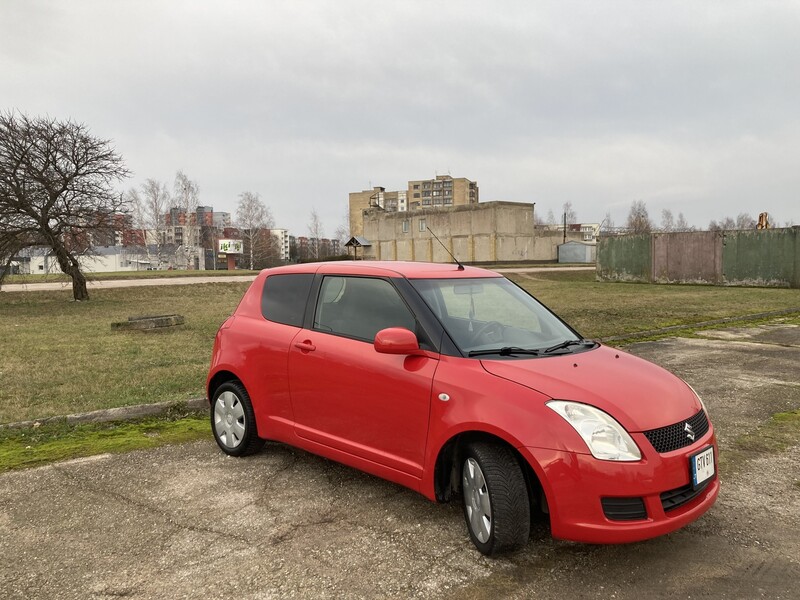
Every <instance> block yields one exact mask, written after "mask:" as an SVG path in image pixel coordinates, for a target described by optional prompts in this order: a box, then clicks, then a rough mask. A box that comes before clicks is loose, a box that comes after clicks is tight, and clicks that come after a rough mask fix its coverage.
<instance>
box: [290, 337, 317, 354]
mask: <svg viewBox="0 0 800 600" xmlns="http://www.w3.org/2000/svg"><path fill="white" fill-rule="evenodd" d="M294 347H295V348H300V350H302V351H303V352H313V351H314V350H316V349H317V347H316V346H315V345H314V344H312V343H311V340H306V341H305V342H296V343H295V345H294Z"/></svg>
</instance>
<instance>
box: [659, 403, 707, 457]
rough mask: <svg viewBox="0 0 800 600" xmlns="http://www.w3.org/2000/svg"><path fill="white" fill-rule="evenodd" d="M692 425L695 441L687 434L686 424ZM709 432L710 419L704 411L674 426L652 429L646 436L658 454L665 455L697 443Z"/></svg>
mask: <svg viewBox="0 0 800 600" xmlns="http://www.w3.org/2000/svg"><path fill="white" fill-rule="evenodd" d="M687 423H688V424H689V425H691V427H692V431H693V432H694V440H693V439H691V438H690V437H689V436H688V435H687V432H686V424H687ZM707 431H708V417H706V413H705V411H703V410H702V409H701V410H700V412H698V413H697V414H696V415H694V416H693V417H691V418H689V419H686V420H685V421H680V422H678V423H675V424H674V425H667V426H666V427H659V428H658V429H651V430H650V431H645V432H644V435H645V436H646V437H647V439H648V440H650V443H651V444H653V448H655V449H656V452H658V453H659V454H663V453H664V452H672V451H673V450H679V449H680V448H685V447H686V446H690V445H692V444H694V443H695V441H697V440H699V439H700V438H701V437H703V436H704V435H705V434H706V432H707Z"/></svg>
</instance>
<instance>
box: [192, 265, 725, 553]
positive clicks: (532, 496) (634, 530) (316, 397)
mask: <svg viewBox="0 0 800 600" xmlns="http://www.w3.org/2000/svg"><path fill="white" fill-rule="evenodd" d="M207 386H208V397H209V399H210V403H211V426H212V431H213V433H214V437H215V438H216V440H217V443H218V444H219V447H220V448H221V449H222V450H223V451H224V452H225V453H227V454H230V455H233V456H242V455H246V454H250V453H253V452H256V451H258V450H259V449H261V447H262V446H263V444H264V441H265V440H277V441H280V442H284V443H287V444H291V445H292V446H297V447H299V448H303V449H305V450H307V451H309V452H313V453H315V454H319V455H321V456H324V457H327V458H329V459H332V460H335V461H338V462H341V463H344V464H346V465H350V466H352V467H355V468H357V469H361V470H363V471H366V472H368V473H372V474H373V475H377V476H379V477H383V478H385V479H388V480H390V481H393V482H396V483H399V484H401V485H404V486H407V487H409V488H411V489H413V490H416V491H418V492H420V493H421V494H423V495H424V496H426V497H427V498H429V499H431V500H433V501H439V502H446V501H448V500H450V499H451V498H453V497H457V496H460V497H461V498H463V505H464V515H465V517H466V521H467V528H468V531H469V535H470V537H471V538H472V541H473V542H474V544H475V546H477V548H478V549H479V550H480V551H481V552H483V553H484V554H488V555H493V554H496V553H498V552H502V551H507V550H512V549H515V548H518V547H520V546H522V545H524V544H525V543H526V542H527V540H528V537H529V531H530V520H531V516H532V515H534V514H535V513H536V512H539V513H544V514H546V515H549V519H550V528H551V531H552V535H553V536H554V537H557V538H562V539H567V540H575V541H580V542H592V543H621V542H633V541H637V540H644V539H647V538H651V537H654V536H658V535H662V534H665V533H668V532H671V531H674V530H676V529H678V528H680V527H682V526H684V525H686V524H687V523H690V522H691V521H693V520H695V519H697V518H698V517H699V516H700V515H702V514H703V513H704V512H706V511H707V510H708V509H709V508H710V507H711V505H712V504H713V503H714V501H715V499H716V497H717V493H718V491H719V481H718V478H717V465H716V461H717V445H716V439H715V437H714V429H713V427H712V426H711V423H710V421H709V419H708V415H707V413H706V410H705V407H704V406H703V403H702V401H701V400H700V398H699V397H698V396H697V394H696V393H695V392H694V390H692V388H691V387H689V385H687V384H686V383H684V382H683V381H681V380H680V379H679V378H677V377H675V376H674V375H672V374H670V373H668V372H667V371H665V370H663V369H661V368H660V367H657V366H655V365H653V364H651V363H649V362H646V361H644V360H641V359H639V358H636V357H634V356H631V355H629V354H626V353H624V352H621V351H619V350H615V349H613V348H608V347H606V346H603V345H602V344H599V343H597V342H594V341H591V340H586V339H583V338H582V337H581V336H580V335H579V334H578V333H577V332H576V331H575V330H574V329H572V328H571V327H570V326H569V325H567V324H566V323H564V321H562V320H561V319H559V318H558V317H557V316H556V315H554V314H553V313H552V312H550V310H548V309H547V308H546V307H545V306H543V305H542V304H541V303H539V302H538V301H537V300H536V299H534V298H533V297H532V296H530V295H529V294H528V293H527V292H525V291H524V290H522V289H521V288H519V287H518V286H516V285H515V284H513V283H512V282H510V281H509V280H507V279H505V278H504V277H502V276H500V275H498V274H497V273H493V272H491V271H487V270H483V269H477V268H473V267H466V268H465V267H461V266H460V265H459V266H456V265H442V264H428V263H402V262H361V261H359V262H335V263H324V264H307V265H297V266H290V267H281V268H276V269H268V270H265V271H262V272H261V274H260V275H259V276H258V277H257V279H256V280H255V282H253V284H252V286H251V287H250V288H249V290H248V291H247V292H246V293H245V295H244V297H243V298H242V301H241V303H240V304H239V306H238V308H237V309H236V311H235V313H234V314H233V316H231V317H230V318H228V319H227V320H226V321H225V322H224V323H223V324H222V326H221V327H220V329H219V332H218V333H217V336H216V340H215V342H214V353H213V357H212V360H211V370H210V372H209V374H208V382H207Z"/></svg>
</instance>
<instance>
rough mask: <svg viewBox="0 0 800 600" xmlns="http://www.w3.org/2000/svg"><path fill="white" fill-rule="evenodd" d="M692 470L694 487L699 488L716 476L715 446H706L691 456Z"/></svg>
mask: <svg viewBox="0 0 800 600" xmlns="http://www.w3.org/2000/svg"><path fill="white" fill-rule="evenodd" d="M689 469H690V470H691V472H692V487H693V488H695V489H697V488H698V487H700V486H701V485H703V483H705V482H706V481H708V480H709V479H711V478H712V477H713V476H714V446H709V447H708V448H704V449H703V450H701V451H700V452H698V453H697V454H694V455H692V456H690V457H689Z"/></svg>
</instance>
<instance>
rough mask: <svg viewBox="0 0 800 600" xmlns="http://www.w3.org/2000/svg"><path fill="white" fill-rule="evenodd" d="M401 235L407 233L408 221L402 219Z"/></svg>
mask: <svg viewBox="0 0 800 600" xmlns="http://www.w3.org/2000/svg"><path fill="white" fill-rule="evenodd" d="M403 233H408V219H403Z"/></svg>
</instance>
